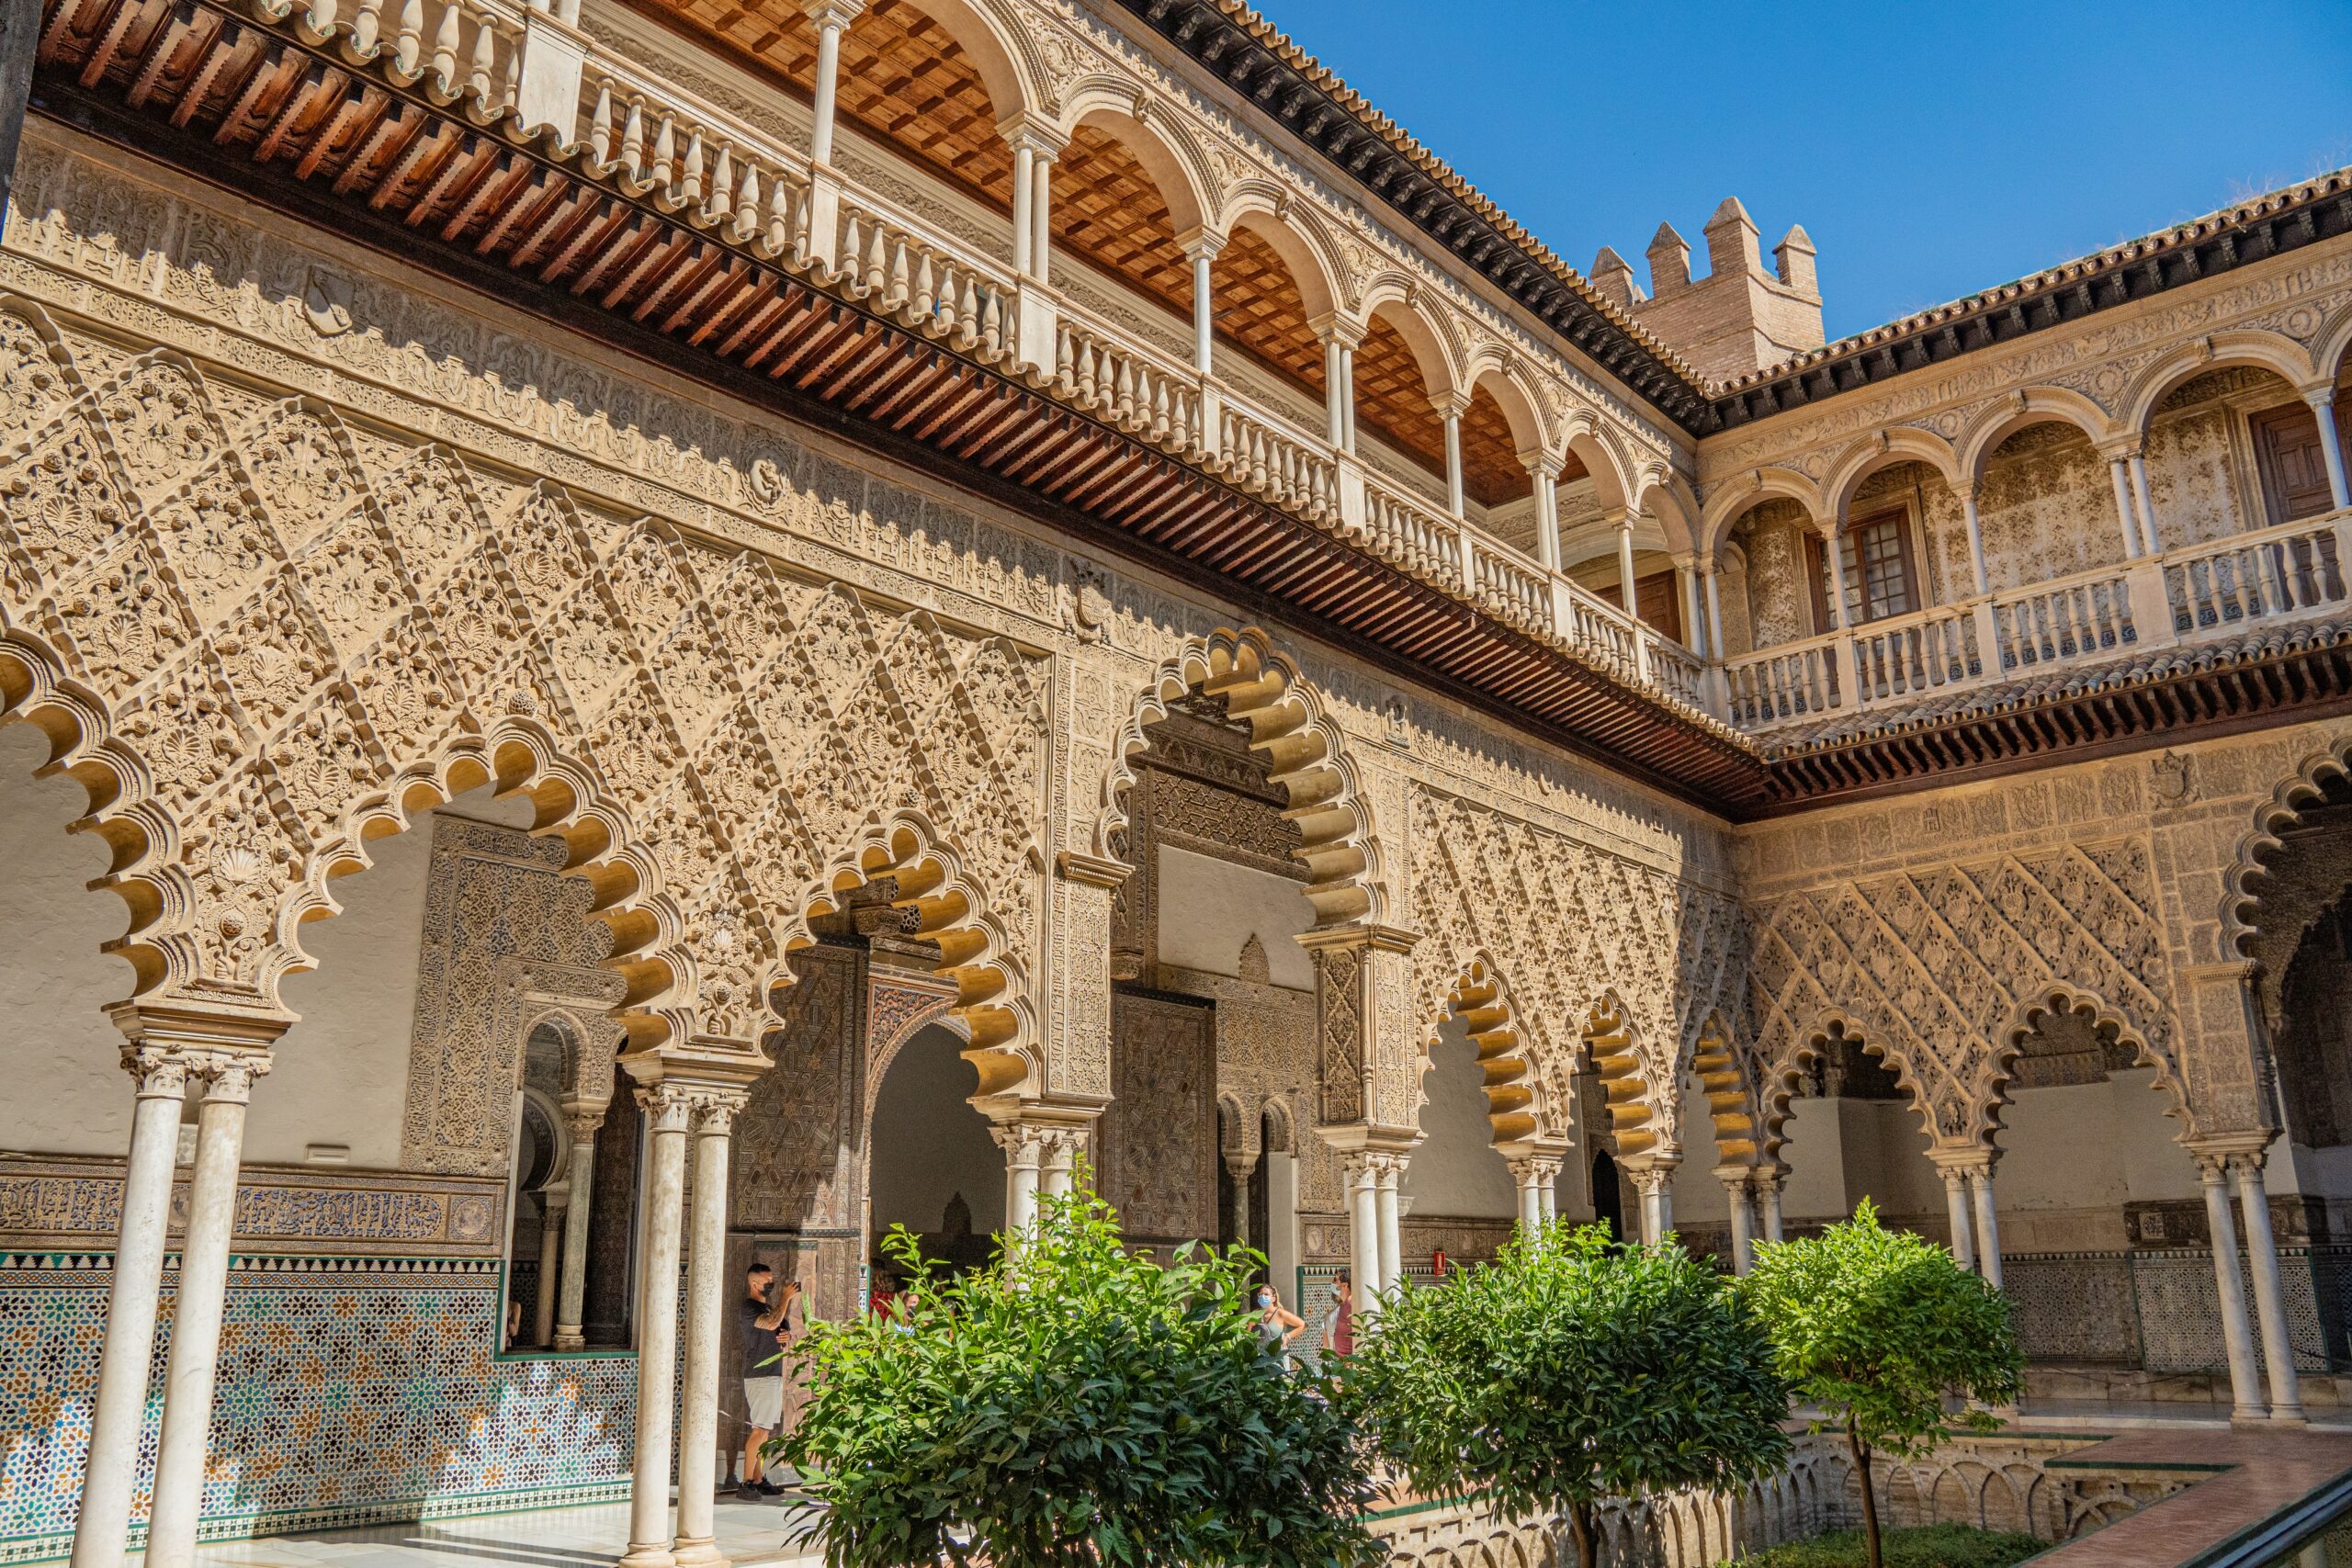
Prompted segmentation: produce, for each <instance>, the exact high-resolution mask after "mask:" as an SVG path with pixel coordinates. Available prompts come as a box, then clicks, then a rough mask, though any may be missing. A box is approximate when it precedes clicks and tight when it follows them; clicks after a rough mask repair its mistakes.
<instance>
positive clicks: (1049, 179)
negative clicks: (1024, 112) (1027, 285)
mask: <svg viewBox="0 0 2352 1568" xmlns="http://www.w3.org/2000/svg"><path fill="white" fill-rule="evenodd" d="M1054 151H1055V150H1054V149H1052V148H1050V147H1045V146H1039V147H1037V148H1035V150H1034V151H1033V152H1031V155H1030V168H1031V171H1032V172H1031V174H1030V186H1029V272H1030V276H1033V277H1035V279H1036V280H1037V281H1038V282H1040V283H1045V282H1046V281H1048V280H1049V279H1050V278H1051V277H1052V276H1053V271H1054V241H1053V213H1054Z"/></svg>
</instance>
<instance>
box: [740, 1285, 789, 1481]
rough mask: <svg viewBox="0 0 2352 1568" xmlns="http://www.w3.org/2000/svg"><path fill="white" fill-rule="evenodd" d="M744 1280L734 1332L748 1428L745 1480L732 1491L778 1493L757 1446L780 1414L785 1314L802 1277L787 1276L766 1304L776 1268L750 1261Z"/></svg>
mask: <svg viewBox="0 0 2352 1568" xmlns="http://www.w3.org/2000/svg"><path fill="white" fill-rule="evenodd" d="M744 1283H745V1284H746V1286H747V1287H748V1293H747V1294H746V1295H745V1296H744V1298H743V1299H742V1300H741V1301H739V1302H737V1303H735V1320H736V1324H737V1329H738V1337H739V1339H740V1340H741V1344H742V1348H743V1402H744V1409H745V1412H746V1417H745V1418H746V1419H747V1420H748V1421H749V1422H750V1423H751V1430H750V1431H749V1432H747V1433H746V1434H745V1435H744V1438H743V1480H742V1483H741V1485H740V1486H739V1487H737V1489H736V1495H738V1496H742V1497H776V1496H781V1495H783V1493H784V1488H783V1487H781V1486H778V1485H775V1483H771V1482H769V1481H767V1480H764V1479H763V1477H762V1476H761V1473H760V1471H761V1462H760V1450H761V1449H763V1447H765V1446H766V1444H767V1440H768V1438H769V1437H770V1435H771V1434H773V1433H774V1432H775V1429H776V1427H778V1426H779V1425H781V1424H782V1422H783V1419H784V1362H783V1360H782V1359H780V1357H781V1353H782V1351H783V1349H784V1348H785V1346H786V1344H788V1343H789V1342H790V1338H791V1331H790V1329H789V1327H788V1326H787V1324H786V1320H787V1319H788V1318H789V1317H790V1315H791V1313H792V1303H794V1302H795V1301H797V1300H798V1299H799V1295H800V1281H799V1280H786V1281H785V1284H784V1291H783V1292H782V1293H781V1294H780V1295H779V1296H778V1297H777V1299H776V1302H775V1305H773V1306H771V1305H769V1304H768V1292H770V1291H771V1290H773V1289H774V1288H775V1269H771V1268H769V1267H768V1266H767V1265H766V1264H764V1263H754V1264H752V1267H751V1268H750V1269H748V1270H747V1271H746V1274H745V1279H744Z"/></svg>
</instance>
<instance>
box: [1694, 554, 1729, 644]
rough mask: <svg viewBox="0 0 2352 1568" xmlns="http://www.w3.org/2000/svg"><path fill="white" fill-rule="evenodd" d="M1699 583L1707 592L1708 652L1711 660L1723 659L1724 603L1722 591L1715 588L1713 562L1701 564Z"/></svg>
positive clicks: (1704, 561)
mask: <svg viewBox="0 0 2352 1568" xmlns="http://www.w3.org/2000/svg"><path fill="white" fill-rule="evenodd" d="M1699 581H1700V582H1701V583H1702V584H1703V585H1704V586H1705V588H1706V592H1707V652H1708V655H1709V657H1711V658H1714V659H1721V658H1722V657H1723V656H1724V601H1723V592H1722V591H1721V590H1720V589H1718V588H1717V587H1716V586H1715V581H1716V579H1715V563H1714V562H1713V561H1712V560H1702V561H1701V562H1700V563H1699Z"/></svg>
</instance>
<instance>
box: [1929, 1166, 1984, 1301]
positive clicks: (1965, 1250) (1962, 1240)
mask: <svg viewBox="0 0 2352 1568" xmlns="http://www.w3.org/2000/svg"><path fill="white" fill-rule="evenodd" d="M1937 1174H1938V1175H1939V1176H1941V1177H1942V1178H1943V1179H1944V1214H1945V1217H1946V1219H1947V1220H1949V1221H1950V1222H1951V1256H1952V1261H1953V1262H1955V1263H1957V1264H1959V1265H1960V1266H1961V1267H1962V1269H1967V1270H1968V1271H1969V1272H1970V1273H1972V1274H1973V1273H1974V1272H1975V1271H1976V1227H1975V1225H1974V1224H1973V1223H1972V1222H1971V1220H1970V1216H1969V1213H1968V1173H1967V1172H1966V1171H1964V1170H1962V1169H1961V1168H1959V1167H1958V1166H1951V1165H1948V1166H1945V1167H1943V1168H1941V1169H1940V1170H1939V1171H1938V1172H1937Z"/></svg>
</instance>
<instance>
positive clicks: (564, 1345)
mask: <svg viewBox="0 0 2352 1568" xmlns="http://www.w3.org/2000/svg"><path fill="white" fill-rule="evenodd" d="M555 1348H557V1349H559V1350H585V1349H586V1348H588V1340H587V1337H586V1336H584V1335H581V1334H566V1333H565V1332H564V1331H563V1330H562V1329H560V1328H559V1329H557V1330H556V1331H555Z"/></svg>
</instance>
